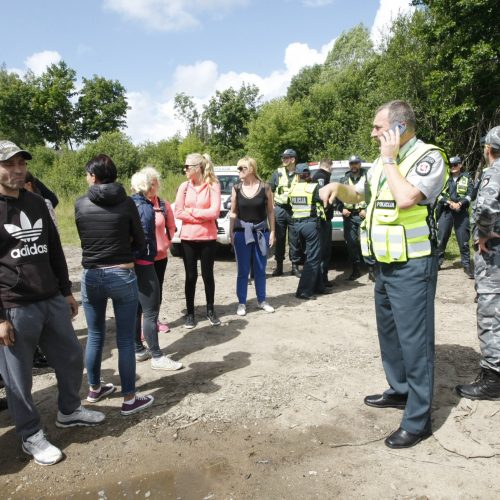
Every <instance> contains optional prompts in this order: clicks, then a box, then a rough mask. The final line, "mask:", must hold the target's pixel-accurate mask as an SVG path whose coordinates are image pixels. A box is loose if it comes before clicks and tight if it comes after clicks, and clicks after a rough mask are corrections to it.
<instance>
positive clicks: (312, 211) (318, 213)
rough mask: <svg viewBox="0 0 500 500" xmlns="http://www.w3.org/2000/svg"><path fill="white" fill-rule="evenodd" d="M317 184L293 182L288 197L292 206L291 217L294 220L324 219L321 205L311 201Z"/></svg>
mask: <svg viewBox="0 0 500 500" xmlns="http://www.w3.org/2000/svg"><path fill="white" fill-rule="evenodd" d="M317 186H318V183H317V182H295V183H294V184H293V185H292V187H291V188H290V193H289V195H288V197H289V200H290V205H292V217H293V218H294V219H305V218H307V217H319V218H322V219H325V218H326V217H325V211H324V209H323V205H321V204H320V203H318V202H315V201H313V194H314V190H315V189H316V187H317Z"/></svg>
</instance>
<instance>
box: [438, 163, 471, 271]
mask: <svg viewBox="0 0 500 500" xmlns="http://www.w3.org/2000/svg"><path fill="white" fill-rule="evenodd" d="M450 170H451V175H450V178H449V179H448V182H447V183H446V187H445V188H444V190H443V192H442V193H441V195H440V197H439V199H438V207H437V214H438V218H437V219H438V240H439V246H438V258H439V261H438V264H439V267H441V265H442V264H443V261H444V252H445V250H446V245H447V244H448V240H449V238H450V235H451V230H452V229H453V228H455V234H456V236H457V242H458V248H459V249H460V259H461V261H462V267H463V269H464V271H465V274H466V275H467V276H468V277H469V278H470V279H474V274H473V272H472V271H471V267H470V249H469V239H470V222H469V205H470V202H471V200H472V196H473V191H474V183H473V182H472V179H471V178H470V177H469V174H468V173H467V172H462V171H461V170H462V160H461V159H460V157H459V156H452V157H451V158H450Z"/></svg>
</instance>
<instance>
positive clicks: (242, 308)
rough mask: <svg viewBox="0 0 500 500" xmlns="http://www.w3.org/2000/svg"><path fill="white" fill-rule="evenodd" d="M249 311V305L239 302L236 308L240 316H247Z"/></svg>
mask: <svg viewBox="0 0 500 500" xmlns="http://www.w3.org/2000/svg"><path fill="white" fill-rule="evenodd" d="M246 313H247V306H246V305H245V304H238V309H237V310H236V314H237V315H238V316H245V315H246Z"/></svg>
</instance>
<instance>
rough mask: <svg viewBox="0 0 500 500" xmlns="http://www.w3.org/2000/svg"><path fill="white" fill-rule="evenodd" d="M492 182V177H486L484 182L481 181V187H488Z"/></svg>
mask: <svg viewBox="0 0 500 500" xmlns="http://www.w3.org/2000/svg"><path fill="white" fill-rule="evenodd" d="M489 183H490V178H489V177H485V178H484V179H483V180H482V182H481V189H482V188H484V187H486V186H487V185H488V184H489Z"/></svg>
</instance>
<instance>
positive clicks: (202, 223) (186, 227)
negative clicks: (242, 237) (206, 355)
mask: <svg viewBox="0 0 500 500" xmlns="http://www.w3.org/2000/svg"><path fill="white" fill-rule="evenodd" d="M184 171H185V173H186V177H187V181H186V182H183V183H182V184H181V185H180V186H179V189H178V190H177V197H176V199H175V217H176V218H177V219H178V220H181V221H182V228H181V233H180V238H181V243H182V253H183V259H184V269H185V271H186V281H185V295H186V309H187V314H186V321H185V324H184V326H185V327H186V328H194V326H195V317H194V295H195V291H196V281H197V279H198V259H199V260H200V263H201V276H202V278H203V283H204V284H205V297H206V301H207V319H208V321H209V322H210V324H211V325H213V326H216V325H220V320H219V318H218V317H217V315H216V314H215V310H214V299H215V280H214V261H215V247H216V241H217V218H218V217H219V212H220V204H221V196H220V185H219V182H218V180H217V177H216V176H215V174H214V172H213V168H212V164H211V162H210V158H209V157H208V155H205V156H204V155H201V154H199V153H191V154H189V155H187V157H186V163H185V165H184Z"/></svg>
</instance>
